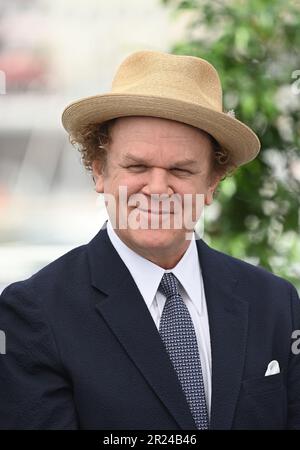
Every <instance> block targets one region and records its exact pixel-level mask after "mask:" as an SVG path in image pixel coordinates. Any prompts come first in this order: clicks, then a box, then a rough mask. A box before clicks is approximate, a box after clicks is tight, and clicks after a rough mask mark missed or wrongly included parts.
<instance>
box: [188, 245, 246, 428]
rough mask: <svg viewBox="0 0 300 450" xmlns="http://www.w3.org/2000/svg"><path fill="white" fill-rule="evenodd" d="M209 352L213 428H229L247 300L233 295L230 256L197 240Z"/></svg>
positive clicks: (239, 374)
mask: <svg viewBox="0 0 300 450" xmlns="http://www.w3.org/2000/svg"><path fill="white" fill-rule="evenodd" d="M197 246H198V254H199V258H200V264H201V270H202V275H203V282H204V290H205V296H206V302H207V309H208V316H209V327H210V339H211V351H212V403H211V423H210V426H211V428H212V429H230V428H231V426H232V422H233V418H234V412H235V407H236V404H237V400H238V395H239V390H240V386H241V380H242V374H243V365H244V359H245V351H246V342H247V331H248V302H247V301H245V300H244V299H242V298H240V297H239V296H237V295H236V294H235V292H234V291H235V289H236V286H237V277H236V276H234V272H233V270H232V268H230V265H229V264H230V262H229V261H230V257H227V256H226V255H223V254H222V253H219V252H217V251H215V250H213V249H211V248H210V247H208V245H207V244H205V243H204V242H203V241H202V240H198V241H197Z"/></svg>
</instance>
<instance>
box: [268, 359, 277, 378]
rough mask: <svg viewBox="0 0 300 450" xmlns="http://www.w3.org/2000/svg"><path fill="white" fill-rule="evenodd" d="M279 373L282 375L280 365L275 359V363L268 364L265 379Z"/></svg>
mask: <svg viewBox="0 0 300 450" xmlns="http://www.w3.org/2000/svg"><path fill="white" fill-rule="evenodd" d="M277 373H280V367H279V363H278V361H276V359H273V361H271V362H270V363H269V364H268V367H267V370H266V373H265V377H268V376H269V375H276V374H277Z"/></svg>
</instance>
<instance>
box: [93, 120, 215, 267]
mask: <svg viewBox="0 0 300 450" xmlns="http://www.w3.org/2000/svg"><path fill="white" fill-rule="evenodd" d="M111 137H112V142H111V144H110V148H109V150H108V157H107V163H106V166H105V169H104V170H103V167H101V163H100V162H99V161H94V163H93V175H94V178H95V181H96V191H97V192H99V193H104V194H105V195H107V194H109V196H110V197H111V196H113V198H114V200H115V205H116V210H115V211H116V217H112V216H114V211H113V210H112V209H111V208H110V207H108V214H109V216H110V219H111V221H112V223H116V224H117V228H116V230H115V231H116V233H117V234H118V235H119V237H120V238H121V239H122V241H123V242H125V244H127V245H128V246H129V247H130V248H131V249H132V250H134V251H136V252H137V253H139V254H141V255H142V256H144V257H146V258H148V259H150V260H152V261H157V260H159V257H160V256H161V258H162V259H163V260H166V261H168V258H169V261H170V264H172V263H171V260H173V262H175V261H176V260H179V259H180V257H179V254H180V253H181V256H182V254H183V252H184V251H185V250H186V248H187V246H188V244H189V241H188V240H187V239H186V233H187V230H188V228H187V227H186V226H185V225H184V223H183V225H182V226H181V227H180V228H179V229H178V227H177V226H174V223H175V222H174V221H175V216H176V214H175V213H176V211H175V208H174V204H173V207H172V202H171V209H170V213H169V214H167V212H166V208H164V206H161V205H164V203H161V204H160V206H157V205H159V203H158V202H156V200H155V199H157V198H158V196H163V197H164V198H166V199H167V198H170V196H172V195H175V197H176V198H177V200H178V199H179V203H180V207H181V208H182V214H185V212H187V211H184V208H185V205H184V201H183V199H184V197H185V194H192V195H190V196H189V197H190V198H191V197H192V198H193V201H192V207H191V208H190V211H189V212H191V211H192V212H193V215H194V217H193V220H194V219H195V218H196V217H195V214H196V194H203V196H202V199H203V200H204V203H205V204H207V205H208V204H210V203H211V202H212V196H213V192H214V189H215V188H216V186H217V184H218V181H219V180H218V179H216V177H213V174H212V172H211V170H212V169H211V160H212V157H211V154H212V148H211V142H210V140H209V139H208V137H207V136H206V135H205V134H204V133H202V132H201V131H200V130H198V129H196V128H194V127H191V126H189V125H185V124H182V123H179V122H175V121H171V120H166V119H160V118H152V117H124V118H120V119H118V120H117V121H116V122H115V124H114V126H113V129H112V135H111ZM121 186H123V187H125V189H127V200H129V199H130V198H132V196H133V195H134V194H138V196H137V197H139V198H140V199H142V200H143V204H139V203H135V204H134V205H133V204H132V203H130V202H129V201H127V202H125V205H124V202H123V201H122V200H121V198H120V190H119V187H121ZM154 194H155V195H154ZM163 197H160V198H163ZM153 200H154V201H153ZM151 202H152V203H151ZM133 203H134V202H133ZM179 203H178V201H177V206H179ZM122 205H124V206H122ZM119 207H120V210H121V214H122V216H123V217H124V214H125V213H126V215H127V217H130V216H131V218H132V217H134V218H135V219H137V220H138V219H139V220H141V219H142V220H143V223H144V224H145V223H146V224H148V226H147V227H146V229H145V227H144V229H143V228H138V229H133V228H131V227H130V226H126V228H125V229H121V228H118V224H119V218H120V217H119ZM186 208H187V207H186ZM177 211H178V210H177ZM177 217H178V214H177ZM166 218H168V220H167V221H166ZM151 221H152V222H155V223H156V224H157V223H159V225H158V226H157V225H156V227H152V226H151ZM168 221H169V222H168ZM183 222H184V221H183ZM134 223H136V220H135V222H134ZM163 223H164V224H166V223H170V225H171V226H169V227H168V228H167V227H166V226H165V225H163ZM134 228H136V227H134ZM190 229H191V228H190ZM176 255H177V258H176ZM164 264H165V263H164ZM165 265H168V263H166V264H165Z"/></svg>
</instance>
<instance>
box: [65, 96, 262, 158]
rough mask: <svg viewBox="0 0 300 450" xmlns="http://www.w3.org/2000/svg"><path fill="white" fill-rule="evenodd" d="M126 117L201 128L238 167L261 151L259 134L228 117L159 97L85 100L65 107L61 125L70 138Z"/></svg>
mask: <svg viewBox="0 0 300 450" xmlns="http://www.w3.org/2000/svg"><path fill="white" fill-rule="evenodd" d="M126 116H149V117H160V118H162V119H169V120H175V121H178V122H182V123H186V124H187V125H192V126H194V127H197V128H200V129H202V130H204V131H206V132H207V133H209V134H211V135H212V136H213V137H214V138H215V139H216V140H217V141H218V142H219V143H220V145H221V146H223V147H224V148H226V149H227V150H228V151H229V152H230V154H231V157H232V161H233V163H234V164H235V165H237V166H240V165H242V164H246V163H247V162H249V161H251V160H252V159H254V158H255V157H256V156H257V154H258V152H259V150H260V141H259V139H258V137H257V136H256V134H255V133H254V132H253V131H252V130H251V129H250V128H249V127H248V126H247V125H245V124H244V123H242V122H240V121H239V120H237V119H236V118H234V117H232V116H230V115H229V114H226V113H223V112H218V111H215V110H212V109H209V108H205V107H202V106H199V104H194V103H190V102H184V101H182V100H176V99H172V98H165V97H158V96H146V95H137V94H119V93H110V94H103V95H95V96H92V97H86V98H83V99H81V100H79V101H76V102H74V103H71V104H70V105H69V106H67V107H66V109H65V110H64V112H63V115H62V124H63V126H64V128H65V130H66V131H67V132H68V133H69V134H74V133H76V132H78V131H80V129H82V128H83V127H84V126H86V125H88V124H89V123H99V124H100V123H103V122H105V121H107V120H110V119H114V118H118V117H126Z"/></svg>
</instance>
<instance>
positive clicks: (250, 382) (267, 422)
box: [234, 372, 287, 430]
mask: <svg viewBox="0 0 300 450" xmlns="http://www.w3.org/2000/svg"><path fill="white" fill-rule="evenodd" d="M286 415H287V402H286V388H285V383H284V373H282V372H281V373H278V374H276V375H269V376H263V377H259V378H249V379H246V380H244V381H243V382H242V389H241V393H240V397H239V402H238V407H237V411H236V416H235V426H234V428H237V429H252V430H260V429H277V430H279V429H283V428H285V426H286Z"/></svg>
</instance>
